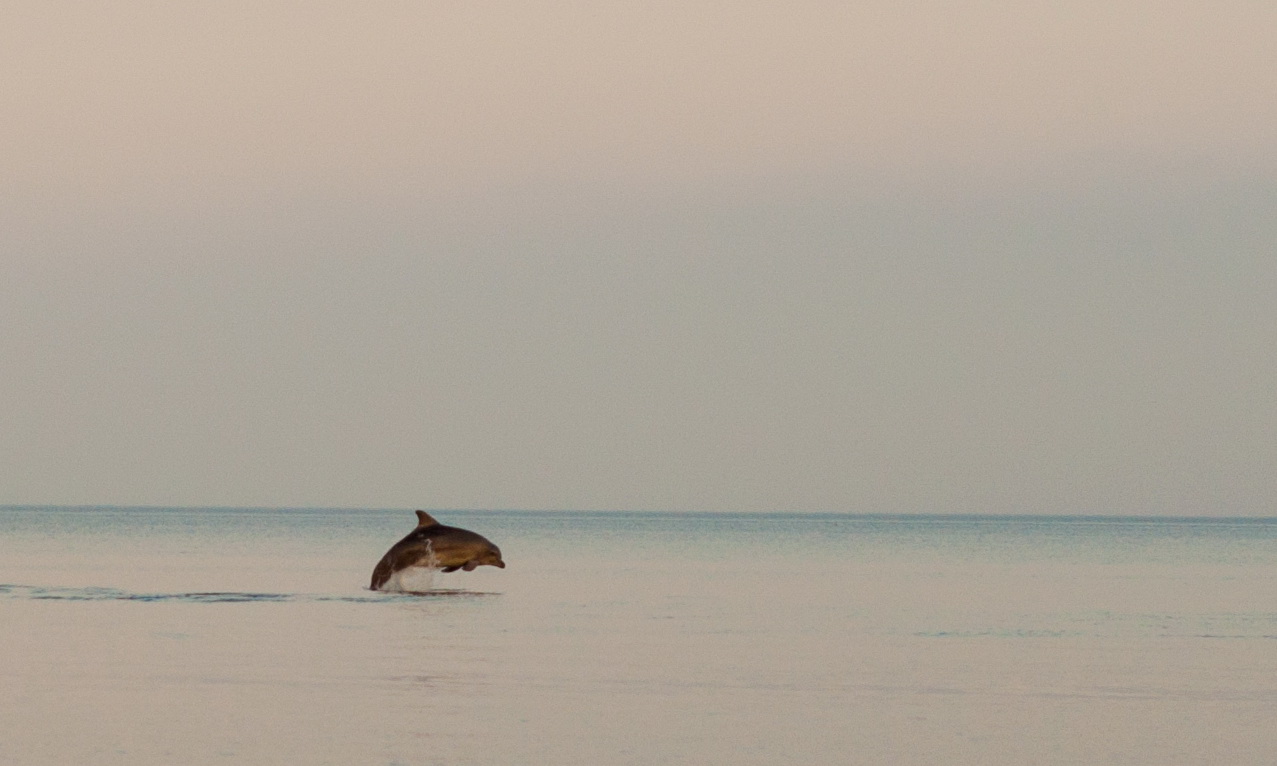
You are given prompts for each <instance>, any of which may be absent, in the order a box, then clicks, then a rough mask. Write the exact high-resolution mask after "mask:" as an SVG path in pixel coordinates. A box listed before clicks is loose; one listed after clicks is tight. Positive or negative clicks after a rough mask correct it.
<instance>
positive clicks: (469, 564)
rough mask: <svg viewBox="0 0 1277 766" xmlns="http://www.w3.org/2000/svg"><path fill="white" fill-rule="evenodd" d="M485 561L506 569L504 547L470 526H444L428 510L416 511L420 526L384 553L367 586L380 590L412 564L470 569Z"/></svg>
mask: <svg viewBox="0 0 1277 766" xmlns="http://www.w3.org/2000/svg"><path fill="white" fill-rule="evenodd" d="M484 564H490V565H492V566H494V567H500V568H501V569H505V562H504V561H502V560H501V549H500V548H498V547H497V546H495V545H493V544H492V541H491V540H489V539H488V538H486V537H484V536H483V535H478V534H475V533H474V532H471V531H470V530H468V529H460V528H458V527H449V526H445V525H443V524H440V523H439V522H437V521H435V519H434V517H433V516H431V515H430V514H428V513H426V512H425V511H417V528H416V529H414V530H412V531H411V532H409V533H408V536H407V537H405V538H404V539H402V540H400V541H399V542H397V543H395V544H394V545H393V546H391V548H390V550H388V551H386V555H385V556H382V557H381V561H378V562H377V567H376V568H375V569H373V570H372V583H371V585H369V586H368V587H369V588H371V589H372V590H379V589H380V588H381V586H383V585H385V584H386V581H387V580H389V579H390V578H391V576H393V575H394V574H395V573H396V572H400V571H402V570H404V569H408V568H409V567H429V568H431V569H440V568H441V569H443V571H445V572H455V571H457V570H458V569H464V570H466V571H467V572H469V571H471V570H473V569H474V568H475V567H477V566H483V565H484Z"/></svg>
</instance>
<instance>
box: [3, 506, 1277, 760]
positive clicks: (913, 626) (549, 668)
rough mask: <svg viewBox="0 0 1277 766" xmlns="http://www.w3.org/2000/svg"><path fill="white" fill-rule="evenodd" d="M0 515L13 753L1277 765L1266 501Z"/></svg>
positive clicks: (39, 511)
mask: <svg viewBox="0 0 1277 766" xmlns="http://www.w3.org/2000/svg"><path fill="white" fill-rule="evenodd" d="M433 513H434V514H435V516H436V517H437V518H438V519H439V520H440V521H441V522H443V523H445V524H452V525H455V526H461V527H465V528H468V529H472V530H474V531H476V532H479V533H480V534H483V535H485V536H487V537H489V538H490V539H492V540H493V541H494V542H496V543H497V544H498V545H500V546H501V549H502V552H503V553H504V555H505V560H506V562H507V568H506V569H504V570H500V569H494V568H492V567H481V568H480V569H478V570H476V571H473V572H464V571H463V572H456V573H451V574H442V573H437V574H435V575H434V576H433V579H432V580H431V578H429V577H427V578H426V579H425V580H424V581H423V582H424V585H425V587H431V588H433V590H431V591H430V592H428V593H426V594H424V595H411V594H401V593H400V594H395V593H379V592H373V591H369V590H367V589H366V587H367V584H368V578H369V574H370V573H371V571H372V568H373V565H374V564H375V563H376V562H377V560H378V559H379V558H380V557H381V555H382V554H383V553H384V552H385V550H386V549H387V548H388V547H390V545H392V544H393V543H394V542H395V541H397V540H398V539H399V538H401V537H402V536H403V535H405V534H407V533H408V532H409V531H411V530H412V528H413V526H414V524H415V519H414V518H413V516H412V513H411V509H401V510H393V511H392V510H322V509H298V510H278V509H178V508H48V507H42V508H26V507H8V508H0V764H70V763H75V764H121V765H124V764H128V765H129V766H146V765H149V764H165V765H168V764H187V765H198V764H225V763H244V764H293V763H295V764H302V763H304V764H405V765H407V764H598V765H601V766H607V765H608V764H843V763H846V764H893V765H902V764H946V765H947V766H952V765H954V764H973V765H974V764H981V765H982V766H987V765H989V764H1016V765H1017V766H1018V765H1023V764H1157V765H1158V766H1165V765H1167V764H1230V765H1231V766H1238V765H1239V764H1265V765H1270V764H1273V763H1277V724H1275V723H1274V722H1277V519H1222V520H1208V519H1144V518H1095V517H1071V518H1054V517H1014V518H1006V517H994V518H991V517H955V516H913V517H875V516H842V515H791V514H665V513H576V512H531V511H529V512H514V511H446V510H439V511H433Z"/></svg>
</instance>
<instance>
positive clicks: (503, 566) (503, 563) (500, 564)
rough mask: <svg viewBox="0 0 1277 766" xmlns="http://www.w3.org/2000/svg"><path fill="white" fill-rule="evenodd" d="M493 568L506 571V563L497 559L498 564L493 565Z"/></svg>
mask: <svg viewBox="0 0 1277 766" xmlns="http://www.w3.org/2000/svg"><path fill="white" fill-rule="evenodd" d="M492 566H494V567H500V568H501V569H505V562H504V561H502V560H501V559H497V563H495V564H493V565H492Z"/></svg>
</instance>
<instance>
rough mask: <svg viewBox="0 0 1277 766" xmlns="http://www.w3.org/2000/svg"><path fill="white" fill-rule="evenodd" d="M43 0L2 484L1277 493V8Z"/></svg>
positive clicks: (1128, 495)
mask: <svg viewBox="0 0 1277 766" xmlns="http://www.w3.org/2000/svg"><path fill="white" fill-rule="evenodd" d="M1007 6H1008V4H1005V3H992V2H975V1H974V0H957V1H955V2H943V3H942V2H923V1H921V0H919V1H916V2H909V1H908V0H903V1H902V0H891V1H890V2H879V1H878V0H870V1H869V2H857V3H829V2H806V3H803V2H786V3H753V2H732V3H687V2H678V3H672V2H671V3H665V2H652V3H613V2H599V1H595V2H589V3H535V2H533V3H529V2H487V3H484V2H477V3H476V2H468V3H420V2H376V3H368V2H360V3H353V2H352V3H333V2H328V3H302V2H290V3H282V2H261V1H260V0H258V1H257V2H219V3H206V4H199V5H192V4H173V3H161V2H136V1H135V0H119V1H118V2H113V3H103V4H85V3H70V2H61V3H58V2H38V3H37V2H28V1H27V0H18V1H17V2H9V3H6V4H5V5H4V7H3V9H0V93H2V94H3V104H4V108H3V109H2V110H0V505H2V504H21V503H36V504H144V505H251V506H305V505H319V506H343V507H344V506H349V507H414V508H415V507H423V508H566V509H669V510H684V509H686V510H751V511H752V510H804V511H843V512H852V513H879V512H887V513H897V512H899V513H949V512H962V513H1106V514H1194V515H1234V514H1235V515H1274V514H1277V503H1275V498H1277V470H1275V469H1277V395H1275V392H1274V381H1277V214H1275V211H1277V4H1273V3H1268V2H1242V1H1241V0H1214V1H1212V2H1123V1H1122V0H1116V1H1115V0H1106V1H1105V2H1090V1H1089V0H1083V1H1082V2H1070V3H1062V2H1061V3H1055V2H1052V3H1047V2H1030V3H1021V4H1018V5H1015V6H1014V7H1007Z"/></svg>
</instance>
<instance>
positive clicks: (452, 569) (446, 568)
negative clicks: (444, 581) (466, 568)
mask: <svg viewBox="0 0 1277 766" xmlns="http://www.w3.org/2000/svg"><path fill="white" fill-rule="evenodd" d="M460 568H461V567H460V566H455V567H444V568H443V571H445V572H455V571H457V570H458V569H460Z"/></svg>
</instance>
